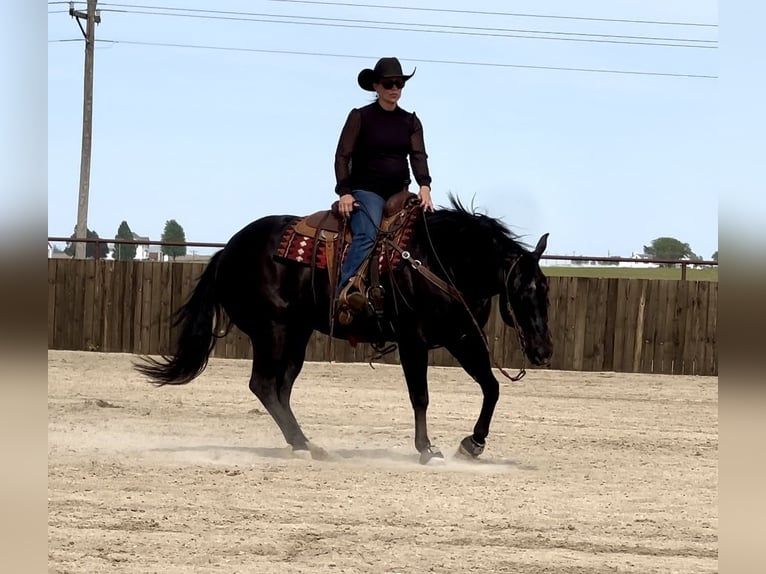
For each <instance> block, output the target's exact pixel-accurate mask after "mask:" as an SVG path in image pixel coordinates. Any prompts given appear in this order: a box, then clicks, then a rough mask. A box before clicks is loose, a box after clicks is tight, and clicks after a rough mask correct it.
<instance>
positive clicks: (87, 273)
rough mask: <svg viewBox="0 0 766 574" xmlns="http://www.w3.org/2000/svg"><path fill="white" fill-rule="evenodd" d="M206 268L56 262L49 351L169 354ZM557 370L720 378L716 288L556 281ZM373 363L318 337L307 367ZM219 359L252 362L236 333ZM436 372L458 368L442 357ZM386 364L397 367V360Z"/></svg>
mask: <svg viewBox="0 0 766 574" xmlns="http://www.w3.org/2000/svg"><path fill="white" fill-rule="evenodd" d="M204 268H205V264H204V263H156V262H139V261H130V262H122V261H95V260H71V259H49V260H48V348H49V349H70V350H91V351H104V352H125V353H135V354H152V355H156V354H162V353H165V354H167V353H170V352H171V341H172V340H173V336H174V332H173V330H172V329H171V325H170V317H171V314H172V312H173V310H174V309H176V308H178V307H179V306H180V305H181V304H182V303H183V301H185V299H186V298H187V297H188V296H189V294H190V293H191V291H192V290H193V288H194V286H195V284H196V280H197V277H198V276H199V275H200V274H201V273H202V270H203V269H204ZM549 281H550V316H549V320H550V327H551V332H552V334H553V339H554V354H553V360H552V364H551V367H552V368H553V369H562V370H575V371H621V372H642V373H666V374H695V375H717V374H718V346H717V325H716V319H717V311H718V283H715V282H708V281H675V280H672V281H671V280H657V279H597V278H590V277H552V278H550V280H549ZM493 305H494V306H495V308H494V309H493V312H492V314H491V316H490V321H489V323H488V325H487V326H486V328H485V332H486V333H487V336H488V337H489V340H490V346H491V348H492V352H493V354H494V358H495V360H496V361H497V363H498V364H500V365H502V366H503V367H510V368H513V367H518V366H520V365H521V352H520V350H519V345H518V340H517V337H516V334H515V332H514V331H513V330H512V329H509V328H508V327H506V326H505V325H504V324H503V322H502V320H501V319H500V316H499V313H498V311H497V308H496V307H497V298H495V301H494V303H493ZM329 343H331V344H332V352H333V357H334V359H335V360H336V361H339V362H352V361H366V360H368V359H369V357H370V356H371V355H372V351H371V349H370V348H369V347H368V346H367V345H359V346H357V347H356V348H352V347H351V346H350V345H348V343H346V342H345V341H329V338H328V337H326V336H325V335H321V334H319V333H315V334H314V336H313V337H312V340H311V342H310V343H309V348H308V351H307V360H310V361H326V360H328V349H329V347H330V345H329ZM213 356H217V357H229V358H250V357H252V350H251V348H250V341H249V339H248V338H247V337H245V336H244V335H243V334H242V333H241V332H239V331H238V330H237V329H233V330H232V332H231V333H230V334H229V335H228V336H227V337H226V338H224V339H222V340H219V341H218V343H217V345H216V348H215V350H214V353H213ZM430 361H431V364H433V365H441V366H457V363H456V361H455V360H454V359H453V358H452V356H451V355H450V354H449V353H448V352H447V351H446V350H444V349H436V350H433V351H431V357H430ZM382 362H387V363H396V362H398V354H396V353H395V354H392V355H389V356H387V357H386V358H385V359H384V360H383V361H382Z"/></svg>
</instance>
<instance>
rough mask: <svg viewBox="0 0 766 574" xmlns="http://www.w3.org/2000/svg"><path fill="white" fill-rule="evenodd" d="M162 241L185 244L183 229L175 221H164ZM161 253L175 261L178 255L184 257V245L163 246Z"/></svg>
mask: <svg viewBox="0 0 766 574" xmlns="http://www.w3.org/2000/svg"><path fill="white" fill-rule="evenodd" d="M162 241H173V242H177V243H185V242H186V234H185V233H184V228H183V227H181V226H180V225H179V224H178V222H177V221H176V220H175V219H171V220H169V221H166V222H165V230H164V231H163V232H162ZM161 252H162V254H163V255H167V256H168V257H172V258H173V259H175V258H176V257H178V256H180V255H186V245H163V246H162V248H161Z"/></svg>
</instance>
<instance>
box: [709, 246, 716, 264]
mask: <svg viewBox="0 0 766 574" xmlns="http://www.w3.org/2000/svg"><path fill="white" fill-rule="evenodd" d="M710 259H712V260H713V261H715V262H718V250H717V249H716V250H715V253H713V254H712V255H711V256H710Z"/></svg>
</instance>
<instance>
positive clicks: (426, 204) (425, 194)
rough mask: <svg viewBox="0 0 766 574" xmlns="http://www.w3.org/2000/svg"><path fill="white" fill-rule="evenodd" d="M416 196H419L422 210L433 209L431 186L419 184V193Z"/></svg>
mask: <svg viewBox="0 0 766 574" xmlns="http://www.w3.org/2000/svg"><path fill="white" fill-rule="evenodd" d="M418 197H419V198H420V205H421V207H422V208H423V210H424V211H433V210H434V202H433V201H431V188H430V187H428V186H427V185H421V186H420V193H419V194H418Z"/></svg>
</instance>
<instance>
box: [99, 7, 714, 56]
mask: <svg viewBox="0 0 766 574" xmlns="http://www.w3.org/2000/svg"><path fill="white" fill-rule="evenodd" d="M104 11H105V12H113V13H123V14H140V15H147V16H169V17H176V18H195V19H201V20H229V21H238V22H264V23H271V24H293V25H301V26H319V27H329V28H351V29H364V30H387V31H398V32H420V33H429V34H450V35H458V36H485V37H495V38H519V39H526V40H556V41H568V42H588V43H598V44H627V45H632V46H661V47H671V48H696V49H716V46H701V45H695V44H676V43H667V42H635V41H631V40H606V39H592V38H560V37H551V36H529V35H521V34H497V33H491V32H461V31H455V30H424V29H419V28H401V27H397V28H394V27H390V26H374V25H367V24H341V23H331V22H325V21H322V22H320V21H315V20H328V19H326V18H316V17H309V16H302V17H300V18H304V19H305V21H295V20H277V19H264V18H244V17H241V16H221V15H219V16H214V15H209V14H182V13H177V12H173V13H169V12H149V11H145V10H132V9H131V10H116V9H110V8H106V9H104ZM258 16H267V17H270V18H298V17H294V16H285V15H271V14H258ZM358 22H364V21H361V20H360V21H358ZM415 25H419V24H415ZM546 33H547V32H546ZM554 33H560V32H554ZM578 35H582V34H578ZM692 41H699V40H692ZM703 41H704V40H703Z"/></svg>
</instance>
